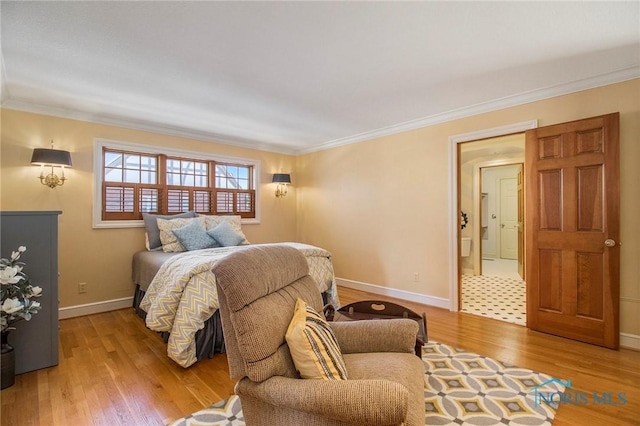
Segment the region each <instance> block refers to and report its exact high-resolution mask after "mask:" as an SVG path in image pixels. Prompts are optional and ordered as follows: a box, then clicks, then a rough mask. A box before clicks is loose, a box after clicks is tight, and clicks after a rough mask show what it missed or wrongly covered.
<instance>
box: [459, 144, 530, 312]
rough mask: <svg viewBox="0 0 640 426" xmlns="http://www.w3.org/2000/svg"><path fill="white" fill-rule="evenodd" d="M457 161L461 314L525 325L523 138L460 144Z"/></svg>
mask: <svg viewBox="0 0 640 426" xmlns="http://www.w3.org/2000/svg"><path fill="white" fill-rule="evenodd" d="M459 159H460V180H459V182H460V206H461V208H462V217H465V216H466V218H467V221H466V224H465V226H464V227H462V231H461V241H460V244H461V258H460V265H461V277H460V302H461V303H460V308H461V309H460V310H461V311H462V312H467V313H470V314H474V315H481V316H485V317H489V318H494V319H498V320H501V321H507V322H511V323H515V324H519V325H525V324H526V285H525V281H524V279H523V275H522V274H523V271H524V267H523V259H524V253H523V252H524V238H523V233H522V231H523V228H522V222H523V220H524V218H523V213H524V207H523V206H524V200H523V188H524V185H523V180H522V179H523V178H522V173H523V164H524V134H522V133H521V134H514V135H507V136H500V137H496V138H491V139H486V140H481V141H473V142H467V143H463V144H461V147H460V156H459ZM463 223H464V222H463Z"/></svg>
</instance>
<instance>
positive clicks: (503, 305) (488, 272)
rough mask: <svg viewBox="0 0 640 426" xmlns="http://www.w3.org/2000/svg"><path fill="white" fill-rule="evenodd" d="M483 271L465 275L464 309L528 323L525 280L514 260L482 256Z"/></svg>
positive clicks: (463, 277) (501, 318)
mask: <svg viewBox="0 0 640 426" xmlns="http://www.w3.org/2000/svg"><path fill="white" fill-rule="evenodd" d="M482 273H483V275H475V276H474V275H463V276H462V304H461V305H462V309H461V311H462V312H467V313H470V314H474V315H482V316H485V317H488V318H493V319H497V320H501V321H506V322H510V323H514V324H518V325H525V324H526V289H525V282H524V281H522V278H520V275H518V269H517V264H516V261H514V260H504V259H495V260H483V262H482Z"/></svg>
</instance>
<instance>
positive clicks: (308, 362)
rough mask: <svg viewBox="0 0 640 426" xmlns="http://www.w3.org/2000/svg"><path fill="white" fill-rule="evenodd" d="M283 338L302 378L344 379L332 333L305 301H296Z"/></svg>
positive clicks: (338, 349) (345, 374) (344, 375)
mask: <svg viewBox="0 0 640 426" xmlns="http://www.w3.org/2000/svg"><path fill="white" fill-rule="evenodd" d="M285 339H286V340H287V344H288V345H289V351H291V357H292V358H293V363H294V364H295V366H296V369H297V370H298V372H299V373H300V376H301V377H302V378H303V379H327V380H346V379H347V369H346V368H345V365H344V360H343V359H342V352H340V346H339V345H338V341H337V340H336V336H335V334H333V330H331V327H329V324H327V321H326V320H325V319H324V318H323V317H322V316H321V315H320V314H318V313H317V312H316V311H315V310H314V309H313V308H312V307H311V306H307V304H306V303H305V302H304V300H301V299H298V301H297V302H296V307H295V311H294V313H293V319H292V320H291V323H289V328H288V329H287V334H286V335H285Z"/></svg>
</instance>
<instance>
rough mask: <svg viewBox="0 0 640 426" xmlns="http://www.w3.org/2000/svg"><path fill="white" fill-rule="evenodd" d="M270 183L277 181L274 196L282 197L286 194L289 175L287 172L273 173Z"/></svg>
mask: <svg viewBox="0 0 640 426" xmlns="http://www.w3.org/2000/svg"><path fill="white" fill-rule="evenodd" d="M271 182H272V183H277V184H278V186H277V187H276V198H282V197H285V196H286V195H287V186H288V185H289V184H290V183H291V175H290V174H289V173H275V174H274V175H273V180H272V181H271Z"/></svg>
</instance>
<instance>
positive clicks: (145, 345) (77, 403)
mask: <svg viewBox="0 0 640 426" xmlns="http://www.w3.org/2000/svg"><path fill="white" fill-rule="evenodd" d="M339 293H340V299H341V302H342V303H343V304H346V303H350V302H353V301H356V300H364V299H378V298H379V297H378V296H375V295H373V294H369V293H365V292H360V291H356V290H351V289H347V288H340V290H339ZM384 299H385V300H391V301H396V302H397V303H400V304H404V305H405V306H407V307H409V308H411V309H413V310H415V311H417V312H423V311H424V312H426V313H427V317H428V328H429V338H430V340H434V341H438V342H442V343H446V344H449V345H453V346H456V347H459V348H463V349H466V350H469V351H472V352H476V353H479V354H482V355H486V356H489V357H492V358H495V359H498V360H502V361H505V362H510V363H512V364H515V365H518V366H520V367H526V368H530V369H533V370H536V371H541V372H544V373H547V374H551V375H553V376H554V377H557V378H560V379H563V380H567V379H570V380H571V384H572V386H573V387H574V388H575V389H576V390H577V391H582V392H588V393H589V394H592V393H593V392H597V393H598V394H600V395H601V394H602V393H605V392H612V393H613V395H614V396H617V395H618V393H619V392H625V395H626V404H625V405H604V404H600V405H597V404H588V405H563V406H561V407H560V408H559V410H558V413H557V416H556V420H555V421H554V426H562V425H579V426H584V425H638V424H640V352H636V351H631V350H626V349H621V350H620V351H612V350H609V349H604V348H600V347H596V346H591V345H587V344H583V343H579V342H575V341H571V340H567V339H563V338H559V337H554V336H550V335H545V334H542V333H536V332H532V331H529V330H527V329H526V328H524V327H522V326H518V325H514V324H508V323H503V322H500V321H496V320H492V319H487V318H482V317H478V316H473V315H469V314H462V313H453V312H449V311H446V310H443V309H438V308H432V307H427V306H424V305H420V304H417V303H411V302H407V301H400V300H394V299H392V298H384ZM233 385H234V383H233V382H232V381H231V380H230V379H229V376H228V369H227V363H226V357H225V356H224V355H216V356H215V357H214V358H213V359H209V360H204V361H201V362H199V363H197V364H196V365H194V366H192V367H191V368H189V369H183V368H181V367H179V366H178V365H177V364H175V363H174V362H173V361H171V360H170V359H168V358H167V356H166V346H165V344H164V343H163V342H162V341H161V339H160V338H159V337H158V336H157V335H156V334H155V333H154V332H152V331H150V330H148V329H146V328H145V326H144V324H143V321H142V320H141V319H140V318H138V317H137V316H136V315H135V314H134V312H133V310H132V309H123V310H119V311H113V312H108V313H104V314H97V315H91V316H86V317H79V318H72V319H67V320H63V321H60V364H59V365H58V366H57V367H52V368H48V369H44V370H39V371H35V372H31V373H26V374H22V375H19V376H17V378H16V384H15V385H14V386H13V387H11V388H8V389H5V390H3V391H2V392H1V394H0V398H1V407H2V413H1V424H2V425H3V426H13V425H74V426H75V425H163V424H166V423H168V422H170V421H171V420H174V419H177V418H180V417H182V416H184V415H186V414H189V413H191V412H193V411H196V410H199V409H201V408H203V407H205V406H208V405H210V404H211V403H213V402H216V401H218V400H220V399H223V398H226V397H228V396H229V395H231V394H232V393H233Z"/></svg>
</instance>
